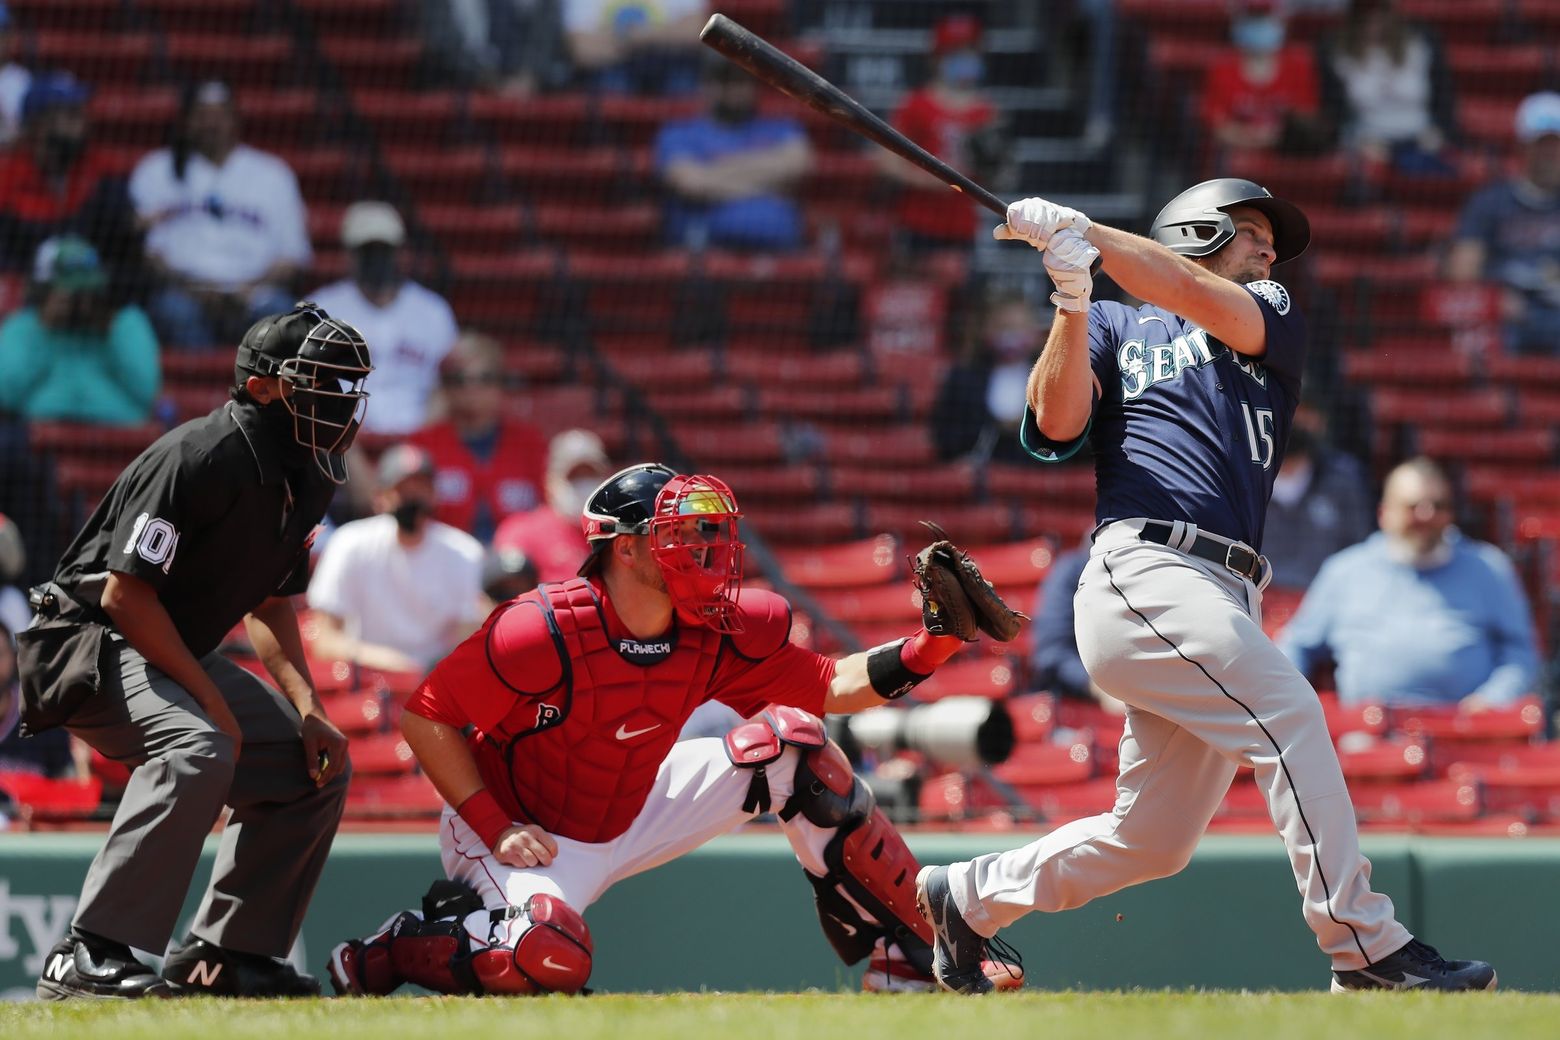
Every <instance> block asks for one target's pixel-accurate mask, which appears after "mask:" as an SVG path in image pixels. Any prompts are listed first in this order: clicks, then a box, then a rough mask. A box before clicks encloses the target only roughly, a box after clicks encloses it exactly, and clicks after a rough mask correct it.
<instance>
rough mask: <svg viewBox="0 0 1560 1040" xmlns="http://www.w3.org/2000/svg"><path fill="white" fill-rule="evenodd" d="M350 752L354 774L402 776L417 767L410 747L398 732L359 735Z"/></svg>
mask: <svg viewBox="0 0 1560 1040" xmlns="http://www.w3.org/2000/svg"><path fill="white" fill-rule="evenodd" d="M350 753H351V755H352V772H353V774H354V776H404V775H406V774H408V773H411V772H412V771H413V770H414V769H415V768H416V767H417V761H416V759H415V758H413V757H412V749H411V748H410V747H408V746H407V743H406V741H405V740H404V739H402V737H401V735H400V734H399V733H385V734H380V735H377V736H371V737H359V738H358V739H357V740H354V741H353V742H352V746H351V749H350ZM354 782H355V781H354Z"/></svg>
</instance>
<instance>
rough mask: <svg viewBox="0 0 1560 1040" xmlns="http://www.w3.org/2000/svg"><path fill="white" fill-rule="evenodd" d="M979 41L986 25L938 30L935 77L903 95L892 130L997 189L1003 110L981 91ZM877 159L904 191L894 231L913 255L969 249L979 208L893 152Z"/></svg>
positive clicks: (946, 24)
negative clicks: (999, 120) (999, 123)
mask: <svg viewBox="0 0 1560 1040" xmlns="http://www.w3.org/2000/svg"><path fill="white" fill-rule="evenodd" d="M980 36H981V30H980V23H979V22H977V21H976V20H975V19H974V18H972V17H970V16H969V15H962V14H961V15H951V16H949V17H947V18H944V19H943V20H942V21H940V22H938V23H937V26H936V28H935V29H933V31H932V55H931V58H932V70H933V71H932V77H931V79H930V81H929V82H928V83H927V84H926V85H925V86H923V87H921V88H919V89H917V90H912V91H911V92H910V93H909V94H907V95H906V96H905V99H904V102H903V103H902V104H901V105H900V106H899V109H898V111H896V112H895V113H894V117H893V124H894V126H895V128H897V129H898V130H899V131H900V132H901V133H903V134H904V135H905V136H906V137H908V138H910V140H912V141H914V142H915V143H916V144H918V145H920V146H921V147H922V148H925V149H926V150H927V151H928V152H931V153H932V154H933V155H935V156H937V158H939V159H941V160H943V161H944V162H946V163H948V164H949V165H951V166H953V168H954V169H957V170H962V171H965V172H967V173H969V174H970V176H972V177H974V178H975V179H976V180H979V181H981V182H982V183H991V181H992V179H993V176H994V175H995V174H996V172H997V170H996V168H997V167H998V166H999V165H1001V162H1002V159H1003V158H1004V155H1005V153H1004V151H1003V149H1002V148H1001V144H1002V142H1001V140H1000V136H999V134H998V132H997V131H998V126H997V108H996V106H995V105H994V104H992V102H991V100H990V99H989V98H988V97H987V96H986V95H985V94H984V93H982V92H981V89H980V84H981V78H982V76H984V74H985V63H984V61H983V59H982V57H981V51H980ZM876 156H877V161H878V165H879V168H880V169H881V170H882V172H883V174H884V175H885V176H887V177H888V178H889V180H891V181H893V182H894V183H895V184H898V185H899V186H900V194H899V204H898V208H897V218H896V224H897V226H898V227H899V228H901V229H902V230H903V240H904V244H905V246H906V247H907V249H908V250H909V251H910V252H912V253H915V252H921V251H923V250H926V249H946V248H949V247H958V248H969V247H970V246H971V244H972V243H973V241H974V238H975V234H976V231H977V228H978V227H979V226H980V219H979V213H977V211H976V206H975V203H974V202H972V201H970V199H969V198H968V197H966V196H964V195H962V194H960V193H959V192H956V191H949V190H948V186H947V185H946V184H944V183H943V182H942V181H940V180H938V179H937V178H935V177H933V176H932V175H931V174H929V173H927V172H926V171H925V170H923V169H921V168H920V167H919V166H915V165H913V164H912V163H910V162H908V161H906V160H904V159H901V158H900V157H899V156H897V155H895V154H893V153H892V152H889V151H886V150H879V151H877V153H876Z"/></svg>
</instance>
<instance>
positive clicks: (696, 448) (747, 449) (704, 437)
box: [665, 415, 785, 473]
mask: <svg viewBox="0 0 1560 1040" xmlns="http://www.w3.org/2000/svg"><path fill="white" fill-rule="evenodd" d="M665 418H666V420H667V422H668V423H669V424H670V425H671V427H672V435H673V436H674V437H675V438H676V439H677V443H678V444H679V445H680V446H681V447H682V450H683V452H684V453H686V454H687V455H688V457H689V458H691V459H692V460H693V462H694V465H696V466H698V467H700V468H701V469H707V470H710V471H712V472H715V473H719V472H720V467H721V465H722V463H728V462H729V463H734V464H737V465H750V466H756V465H773V464H778V463H780V462H781V461H783V460H784V458H785V449H784V445H783V443H782V440H781V436H780V428H779V427H778V426H777V425H775V424H774V423H752V422H744V423H736V424H730V425H714V424H710V423H707V422H702V421H700V420H699V419H698V418H697V417H691V416H676V415H669V416H666V417H665Z"/></svg>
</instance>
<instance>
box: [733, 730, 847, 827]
mask: <svg viewBox="0 0 1560 1040" xmlns="http://www.w3.org/2000/svg"><path fill="white" fill-rule="evenodd" d="M828 743H829V735H828V731H827V730H825V729H824V726H823V720H822V719H820V718H818V716H816V715H814V714H812V713H811V712H807V711H803V710H802V709H801V708H786V707H780V706H775V707H771V708H769V709H768V710H767V711H765V712H763V713H762V714H761V715H759V716H758V718H756V719H753V720H751V721H749V722H744V723H742V725H740V726H737V727H736V728H735V729H733V730H732V731H731V732H729V733H727V734H726V757H727V758H729V759H731V764H732V765H734V766H736V767H737V768H738V769H751V770H752V771H753V780H752V782H751V783H750V784H749V785H748V793H747V797H746V798H745V799H743V802H742V811H743V812H751V813H766V812H769V811H770V809H771V808H772V805H771V803H772V801H773V799H772V798H771V797H770V792H769V774H768V772H767V769H768V767H769V766H771V765H773V764H774V763H775V762H776V761H778V760H779V758H780V756H781V755H783V754H785V749H786V747H787V746H790V747H795V748H800V749H801V750H802V752H803V753H804V754H805V753H807V752H809V751H817V750H818V749H820V748H823V747H826V746H828ZM845 769H846V772H849V771H850V764H849V763H846V766H845Z"/></svg>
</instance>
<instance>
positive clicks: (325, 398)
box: [233, 300, 374, 484]
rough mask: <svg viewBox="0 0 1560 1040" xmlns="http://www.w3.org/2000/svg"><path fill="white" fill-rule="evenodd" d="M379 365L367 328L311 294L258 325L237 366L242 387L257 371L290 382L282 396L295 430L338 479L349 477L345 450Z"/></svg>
mask: <svg viewBox="0 0 1560 1040" xmlns="http://www.w3.org/2000/svg"><path fill="white" fill-rule="evenodd" d="M373 370H374V366H373V364H372V363H371V362H370V360H369V354H368V344H367V343H366V342H364V340H363V334H362V333H360V332H358V330H357V329H355V328H353V327H352V326H351V325H348V324H347V323H346V322H344V321H340V320H338V319H336V318H332V317H331V316H330V315H329V314H326V313H325V311H324V310H323V309H322V308H320V307H319V306H317V305H316V304H315V303H313V302H312V301H309V300H303V301H301V302H299V303H297V304H296V305H294V306H293V309H292V310H290V311H288V312H287V313H286V314H272V315H269V316H267V317H264V318H261V319H260V320H259V321H257V322H255V323H254V324H253V325H251V326H250V327H249V331H248V332H246V333H244V338H243V340H242V341H240V343H239V345H238V358H237V360H236V361H235V362H234V365H233V375H234V379H235V380H236V381H237V383H238V385H239V386H242V385H243V384H244V380H245V379H246V378H248V377H249V376H251V375H258V376H276V377H277V378H279V379H281V380H282V381H283V382H285V383H287V385H288V392H287V393H286V394H285V395H283V397H282V401H283V402H284V403H285V404H286V406H287V410H288V411H289V412H291V413H292V417H293V437H294V439H295V440H297V442H298V443H299V444H300V445H302V446H303V447H304V448H307V449H309V450H310V451H311V452H312V453H313V455H314V463H315V465H317V466H318V467H319V468H320V472H322V473H324V474H325V475H326V476H327V477H329V478H330V479H331V480H332V481H334V482H335V483H337V484H344V483H346V480H347V460H346V452H347V449H348V448H350V447H352V441H353V439H354V438H356V437H357V432H358V429H359V428H360V427H361V426H362V424H363V413H364V410H365V409H366V408H367V403H366V402H367V400H368V391H366V390H364V389H363V380H364V379H366V378H367V377H368V374H369V373H370V372H372V371H373Z"/></svg>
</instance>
